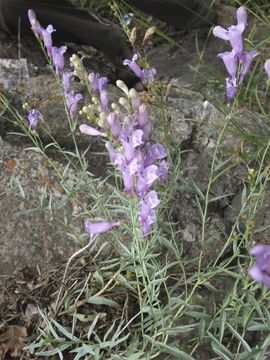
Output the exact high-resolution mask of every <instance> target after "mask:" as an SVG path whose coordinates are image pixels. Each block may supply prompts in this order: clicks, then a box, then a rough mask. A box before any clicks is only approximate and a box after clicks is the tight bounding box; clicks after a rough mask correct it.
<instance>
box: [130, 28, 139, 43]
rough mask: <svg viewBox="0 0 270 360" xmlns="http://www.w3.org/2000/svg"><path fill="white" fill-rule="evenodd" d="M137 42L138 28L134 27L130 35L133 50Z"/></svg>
mask: <svg viewBox="0 0 270 360" xmlns="http://www.w3.org/2000/svg"><path fill="white" fill-rule="evenodd" d="M136 40H137V28H136V27H134V28H133V29H132V30H131V33H130V42H131V45H132V47H133V48H134V47H135V43H136Z"/></svg>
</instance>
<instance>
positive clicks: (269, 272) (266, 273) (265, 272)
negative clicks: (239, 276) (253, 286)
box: [249, 245, 270, 287]
mask: <svg viewBox="0 0 270 360" xmlns="http://www.w3.org/2000/svg"><path fill="white" fill-rule="evenodd" d="M251 255H254V256H256V263H255V264H254V265H253V266H252V267H251V268H250V269H249V275H250V276H251V277H252V278H253V279H254V280H256V281H259V282H261V283H263V284H264V285H266V286H267V287H270V246H269V245H256V246H254V247H253V249H252V250H251Z"/></svg>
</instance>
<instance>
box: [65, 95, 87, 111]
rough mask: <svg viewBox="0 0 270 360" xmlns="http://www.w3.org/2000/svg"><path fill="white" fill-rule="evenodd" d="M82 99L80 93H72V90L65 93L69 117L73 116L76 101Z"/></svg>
mask: <svg viewBox="0 0 270 360" xmlns="http://www.w3.org/2000/svg"><path fill="white" fill-rule="evenodd" d="M82 99H83V96H82V94H79V93H78V94H74V92H71V93H68V94H67V95H66V102H67V107H68V109H69V113H70V116H71V117H74V116H75V115H76V112H77V107H78V102H79V101H80V100H82Z"/></svg>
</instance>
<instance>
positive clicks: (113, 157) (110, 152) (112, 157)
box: [105, 141, 116, 164]
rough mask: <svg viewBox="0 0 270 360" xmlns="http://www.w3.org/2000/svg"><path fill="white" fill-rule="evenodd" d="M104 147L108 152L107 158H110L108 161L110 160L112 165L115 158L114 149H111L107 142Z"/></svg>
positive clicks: (109, 143) (111, 145)
mask: <svg viewBox="0 0 270 360" xmlns="http://www.w3.org/2000/svg"><path fill="white" fill-rule="evenodd" d="M105 147H106V149H107V150H108V153H109V156H110V159H111V163H112V164H114V162H115V157H116V151H115V149H114V147H113V144H112V143H111V142H109V141H106V143H105Z"/></svg>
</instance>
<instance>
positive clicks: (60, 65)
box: [52, 46, 67, 75]
mask: <svg viewBox="0 0 270 360" xmlns="http://www.w3.org/2000/svg"><path fill="white" fill-rule="evenodd" d="M66 51H67V47H66V46H61V47H60V48H58V47H56V46H53V47H52V58H53V63H54V66H55V69H56V74H58V75H60V74H62V73H63V70H64V65H65V59H64V53H65V52H66Z"/></svg>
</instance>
